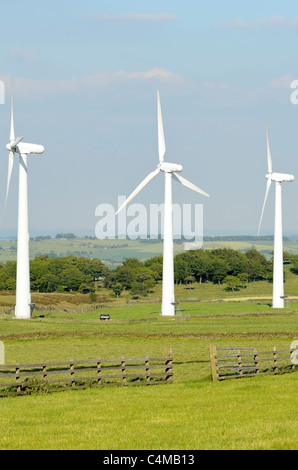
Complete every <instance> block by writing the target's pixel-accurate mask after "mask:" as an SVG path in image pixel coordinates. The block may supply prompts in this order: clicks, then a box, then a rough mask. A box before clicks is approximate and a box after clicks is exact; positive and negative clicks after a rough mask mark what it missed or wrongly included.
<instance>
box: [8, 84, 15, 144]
mask: <svg viewBox="0 0 298 470" xmlns="http://www.w3.org/2000/svg"><path fill="white" fill-rule="evenodd" d="M9 140H10V142H11V141H14V140H15V135H14V122H13V84H11V114H10V137H9Z"/></svg>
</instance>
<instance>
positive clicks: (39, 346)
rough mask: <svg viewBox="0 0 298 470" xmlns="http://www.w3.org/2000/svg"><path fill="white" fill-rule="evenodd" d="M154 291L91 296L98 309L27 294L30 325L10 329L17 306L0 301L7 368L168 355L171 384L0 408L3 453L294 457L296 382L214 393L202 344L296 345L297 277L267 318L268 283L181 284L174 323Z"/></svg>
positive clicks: (16, 323)
mask: <svg viewBox="0 0 298 470" xmlns="http://www.w3.org/2000/svg"><path fill="white" fill-rule="evenodd" d="M160 287H161V286H160V285H159V286H157V287H156V289H155V290H154V292H153V293H152V294H151V295H150V296H149V297H147V298H142V299H138V300H136V301H132V300H131V299H129V297H128V296H127V295H126V294H125V293H124V294H123V295H121V297H120V298H119V299H117V298H116V297H113V296H110V297H108V293H107V292H103V291H102V290H100V291H101V296H102V297H103V298H104V299H105V302H104V304H106V306H105V307H104V308H100V309H94V308H93V309H92V305H90V303H88V300H87V298H86V301H84V298H85V297H84V296H82V295H79V296H78V295H77V294H68V295H65V294H60V295H58V294H36V299H35V300H36V301H37V308H36V310H35V311H34V314H33V317H32V319H30V320H17V319H15V318H13V317H12V313H7V309H6V307H5V305H6V306H7V305H13V304H14V297H13V296H11V295H10V296H8V295H1V296H0V304H1V305H2V307H1V308H2V310H1V311H2V313H0V340H2V341H3V342H4V344H5V362H6V364H8V363H15V362H16V361H19V362H20V363H24V362H25V363H31V362H40V361H42V360H45V361H47V362H50V361H63V360H69V359H70V358H73V359H74V360H79V359H92V358H95V357H97V356H98V355H100V356H101V357H102V358H116V357H119V356H120V355H121V354H124V355H125V356H126V357H127V358H128V357H131V358H133V357H134V358H136V357H141V356H143V355H145V354H149V355H151V356H156V355H157V356H158V355H164V352H165V349H166V348H167V347H168V346H171V347H172V350H173V358H174V364H173V372H174V382H173V384H167V385H157V386H152V387H137V386H132V387H128V388H125V389H124V388H119V387H114V388H111V387H107V388H102V389H86V390H79V391H67V392H56V393H48V394H44V395H30V396H22V397H5V398H0V429H1V439H0V449H2V450H3V449H105V450H108V449H111V450H113V449H114V450H116V449H117V450H135V449H145V450H196V449H225V450H229V449H250V450H257V449H286V450H297V448H298V444H297V438H296V434H297V418H298V416H297V405H298V403H297V402H298V400H297V393H296V388H295V386H296V382H297V374H295V373H290V374H286V375H281V376H261V377H255V378H245V379H240V380H230V381H226V382H219V383H214V382H212V380H211V370H210V361H209V345H210V344H211V343H213V344H215V345H216V346H217V347H239V348H241V347H254V348H256V349H258V350H259V351H262V350H263V351H264V350H268V349H272V347H273V346H276V347H277V348H278V349H289V348H290V345H291V342H292V341H293V340H295V339H298V277H297V276H295V275H293V274H291V273H290V272H289V270H287V276H286V283H285V291H286V293H288V294H289V299H290V301H289V302H288V304H287V308H285V309H283V310H272V309H271V307H270V299H271V290H272V285H271V284H269V283H267V282H255V283H253V282H252V283H249V285H248V286H247V288H246V289H240V290H239V291H237V292H234V293H232V292H227V291H226V290H225V289H224V287H223V286H218V285H211V284H208V283H207V284H202V285H199V284H195V285H194V286H193V288H192V289H191V290H190V289H187V288H186V287H185V286H180V285H178V286H176V296H177V298H178V299H179V301H180V310H179V312H178V313H179V315H177V316H176V317H175V318H172V317H170V318H162V317H160V296H161V290H160ZM38 306H40V307H41V306H43V307H44V308H46V309H48V308H51V310H45V309H44V310H39V309H38ZM5 312H6V313H5ZM101 313H109V314H110V316H111V320H110V321H108V322H104V321H100V319H99V316H100V314H101ZM140 319H142V320H144V321H137V320H140Z"/></svg>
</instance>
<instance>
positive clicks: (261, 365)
mask: <svg viewBox="0 0 298 470" xmlns="http://www.w3.org/2000/svg"><path fill="white" fill-rule="evenodd" d="M293 353H294V354H296V353H297V350H296V349H288V350H277V349H276V348H275V347H274V348H273V349H272V350H271V351H263V352H260V351H257V350H256V349H254V348H242V349H239V348H216V346H215V345H214V344H211V345H210V364H211V373H212V380H213V381H214V382H217V381H220V380H227V379H235V378H240V377H252V376H256V375H268V374H284V373H287V372H297V371H298V364H296V362H297V361H296V360H294V359H293ZM295 357H296V356H295Z"/></svg>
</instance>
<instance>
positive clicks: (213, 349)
mask: <svg viewBox="0 0 298 470" xmlns="http://www.w3.org/2000/svg"><path fill="white" fill-rule="evenodd" d="M210 364H211V374H212V380H213V382H217V381H218V373H217V367H216V346H215V344H210Z"/></svg>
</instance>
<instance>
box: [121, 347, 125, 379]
mask: <svg viewBox="0 0 298 470" xmlns="http://www.w3.org/2000/svg"><path fill="white" fill-rule="evenodd" d="M121 369H122V383H123V385H126V368H125V359H124V355H123V354H122V360H121Z"/></svg>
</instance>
